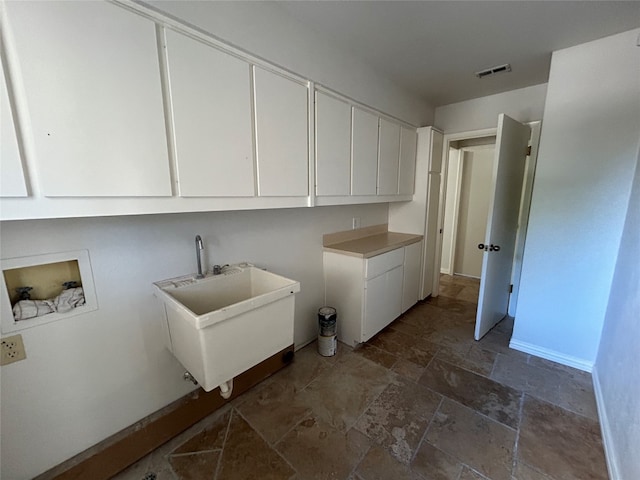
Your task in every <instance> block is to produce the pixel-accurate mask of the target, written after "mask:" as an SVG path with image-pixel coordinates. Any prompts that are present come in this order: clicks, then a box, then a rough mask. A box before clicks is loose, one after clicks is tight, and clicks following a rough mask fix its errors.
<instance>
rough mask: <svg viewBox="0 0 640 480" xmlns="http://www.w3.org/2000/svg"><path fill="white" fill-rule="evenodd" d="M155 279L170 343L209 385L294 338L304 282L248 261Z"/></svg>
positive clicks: (230, 376)
mask: <svg viewBox="0 0 640 480" xmlns="http://www.w3.org/2000/svg"><path fill="white" fill-rule="evenodd" d="M154 285H155V287H156V296H157V297H158V298H159V299H160V300H162V303H163V304H164V307H165V312H166V325H167V329H166V334H167V335H165V342H166V344H167V348H169V350H170V351H171V352H172V353H173V354H174V355H175V356H176V358H177V359H178V360H179V361H180V363H182V365H183V366H184V367H185V368H186V369H187V370H188V371H189V373H191V375H193V377H195V379H196V380H198V383H200V385H201V386H202V387H203V388H204V389H205V390H206V391H210V390H213V389H214V388H216V387H218V386H221V385H223V384H225V383H226V382H228V381H229V380H231V379H233V377H235V376H237V375H239V374H240V373H242V372H244V371H246V370H248V369H249V368H251V367H253V366H254V365H257V364H258V363H260V362H262V361H263V360H266V359H267V358H269V357H270V356H272V355H275V354H276V353H278V352H279V351H281V350H283V349H285V348H287V347H289V346H291V345H292V344H293V317H294V306H295V303H294V301H295V297H294V294H295V293H297V292H299V291H300V283H299V282H296V281H294V280H289V279H288V278H285V277H281V276H280V275H276V274H274V273H271V272H267V271H264V270H261V269H259V268H256V267H254V266H252V265H249V264H246V263H245V264H238V265H232V266H230V267H226V268H225V269H224V272H223V273H222V274H220V275H215V276H210V277H206V278H202V279H196V278H195V277H194V276H185V277H177V278H171V279H168V280H162V281H160V282H155V283H154Z"/></svg>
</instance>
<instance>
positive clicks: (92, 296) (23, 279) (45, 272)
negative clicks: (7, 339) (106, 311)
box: [0, 250, 98, 334]
mask: <svg viewBox="0 0 640 480" xmlns="http://www.w3.org/2000/svg"><path fill="white" fill-rule="evenodd" d="M1 263H2V275H0V281H2V291H0V313H1V316H2V333H3V334H7V333H11V332H15V331H18V330H23V329H25V328H31V327H35V326H38V325H42V324H45V323H50V322H54V321H57V320H61V319H63V318H68V317H72V316H75V315H81V314H83V313H87V312H91V311H93V310H97V309H98V302H97V300H96V293H95V288H94V284H93V273H92V271H91V263H90V261H89V252H88V251H87V250H76V251H72V252H62V253H50V254H45V255H34V256H29V257H18V258H6V259H5V258H3V259H2V260H1ZM21 301H24V302H21ZM14 307H15V308H14ZM16 312H17V313H16Z"/></svg>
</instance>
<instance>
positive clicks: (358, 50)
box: [277, 0, 640, 107]
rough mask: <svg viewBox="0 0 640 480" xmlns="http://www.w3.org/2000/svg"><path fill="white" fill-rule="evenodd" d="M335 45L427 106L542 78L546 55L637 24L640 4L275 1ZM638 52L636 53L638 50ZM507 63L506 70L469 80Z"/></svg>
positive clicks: (545, 77) (548, 57) (547, 61)
mask: <svg viewBox="0 0 640 480" xmlns="http://www.w3.org/2000/svg"><path fill="white" fill-rule="evenodd" d="M277 5H278V6H279V7H280V8H282V9H283V10H285V11H286V13H287V14H289V15H291V16H292V17H294V18H295V19H296V20H298V21H299V22H301V23H303V24H304V25H306V26H308V28H311V29H313V30H315V31H316V32H317V33H318V34H319V35H321V36H322V37H324V38H326V39H327V42H328V43H331V44H333V45H334V46H335V47H337V48H341V49H343V50H346V51H349V52H351V54H352V55H355V56H356V57H358V58H361V59H362V60H363V61H364V62H365V63H367V64H368V65H369V66H370V67H372V68H373V69H374V70H375V71H377V72H378V73H379V74H381V75H384V76H385V77H387V78H389V79H391V80H392V81H394V82H395V83H396V84H398V85H399V86H401V87H403V88H405V89H406V90H408V91H410V92H412V93H414V94H417V95H419V96H420V97H422V98H423V99H425V100H427V101H428V102H430V103H431V104H432V105H433V106H434V107H435V106H439V105H446V104H449V103H455V102H459V101H462V100H467V99H470V98H477V97H482V96H485V95H491V94H494V93H500V92H505V91H509V90H514V89H517V88H522V87H526V86H530V85H537V84H540V83H545V82H547V80H548V77H549V65H550V61H551V52H553V51H554V50H559V49H562V48H566V47H570V46H573V45H578V44H580V43H585V42H588V41H590V40H595V39H597V38H602V37H605V36H608V35H613V34H615V33H619V32H623V31H626V30H631V29H633V28H636V27H639V26H640V1H626V2H618V1H527V0H518V1H507V2H505V1H483V0H477V1H451V0H449V1H281V2H277ZM638 53H639V54H640V48H639V51H638ZM504 63H510V64H511V66H512V69H513V70H512V72H510V73H504V74H499V75H495V76H491V77H486V78H483V79H478V78H477V77H475V75H474V73H475V72H476V71H478V70H482V69H485V68H488V67H492V66H495V65H501V64H504Z"/></svg>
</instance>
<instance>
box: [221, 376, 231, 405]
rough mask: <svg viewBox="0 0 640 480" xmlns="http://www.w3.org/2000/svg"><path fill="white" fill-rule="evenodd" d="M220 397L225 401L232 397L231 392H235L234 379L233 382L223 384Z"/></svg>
mask: <svg viewBox="0 0 640 480" xmlns="http://www.w3.org/2000/svg"><path fill="white" fill-rule="evenodd" d="M219 388H220V396H221V397H222V398H224V399H225V400H226V399H227V398H229V397H230V396H231V392H233V378H232V379H231V380H227V381H226V382H224V383H221V384H220V386H219Z"/></svg>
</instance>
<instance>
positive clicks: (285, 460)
mask: <svg viewBox="0 0 640 480" xmlns="http://www.w3.org/2000/svg"><path fill="white" fill-rule="evenodd" d="M237 414H238V416H239V417H241V418H242V419H243V420H244V421H245V422H247V424H248V425H249V426H250V427H251V429H252V430H253V431H254V432H255V433H256V435H258V437H260V439H261V440H262V441H263V442H264V443H266V444H267V446H268V447H269V449H271V450H272V451H273V452H274V453H275V454H276V455H278V457H280V458H281V459H282V460H283V461H284V462H285V463H286V464H287V465H289V467H291V470H293V472H294V473H293V475H294V476H295V475H297V474H298V470H297V469H296V468H295V467H294V466H293V465H292V464H291V462H289V459H287V458H286V457H285V456H284V455H283V454H282V453H280V451H279V450H278V449H277V448H276V444H277V443H280V441H281V440H282V439H283V438H284V437H286V436H287V435H288V434H289V433H290V432H292V431H293V430H294V429H295V428H296V427H297V426H298V425H300V423H301V422H303V421H304V420H306V418H307V416H306V415H305V416H303V417H302V418H301V419H300V420H299V421H298V422H296V424H295V425H294V426H293V427H291V428H290V429H289V430H287V431H286V432H285V433H284V434H283V435H282V436H280V438H278V440H276V441H275V442H273V444H271V443H269V441H268V440H267V439H266V438H264V436H263V435H262V433H261V432H260V430H258V429H257V428H255V427H254V426H253V425H251V422H250V421H249V420H248V419H247V418H246V417H245V416H244V415H243V414H242V413H241V412H240V411H237ZM314 418H315V416H314ZM225 443H226V438H225ZM221 458H222V457H221ZM294 478H295V477H294ZM214 480H216V479H214Z"/></svg>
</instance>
